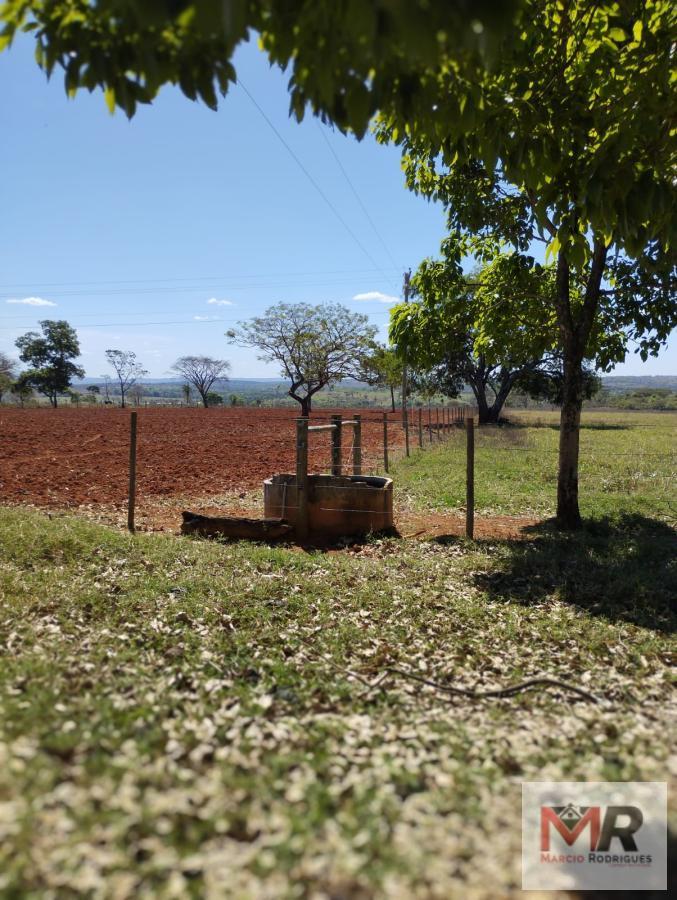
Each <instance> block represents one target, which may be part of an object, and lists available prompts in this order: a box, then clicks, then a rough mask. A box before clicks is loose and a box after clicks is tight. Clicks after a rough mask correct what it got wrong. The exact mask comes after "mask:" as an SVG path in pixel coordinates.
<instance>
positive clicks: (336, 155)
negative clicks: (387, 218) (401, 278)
mask: <svg viewBox="0 0 677 900" xmlns="http://www.w3.org/2000/svg"><path fill="white" fill-rule="evenodd" d="M317 127H318V129H319V132H320V134H321V135H322V137H323V138H324V142H325V144H326V145H327V147H329V150H330V152H331V155H332V156H333V157H334V159H335V160H336V165H337V166H338V167H339V169H340V170H341V172H342V174H343V177H344V178H345V180H346V181H347V182H348V187H349V188H350V190H351V191H352V192H353V195H354V197H355V199H356V200H357V202H358V203H359V205H360V209H361V210H362V212H363V213H364V215H365V217H366V219H367V221H368V222H369V224H370V225H371V228H372V231H373V232H374V234H375V235H376V237H377V238H378V239H379V241H380V242H381V246H382V247H383V249H384V250H385V252H386V255H387V256H388V259H389V260H390V262H391V263H392V264H393V267H394V268H395V269H397V268H398V266H397V263H396V262H395V259H394V257H393V255H392V253H391V252H390V249H389V248H388V245H387V244H386V242H385V241H384V240H383V237H382V235H381V232H380V231H379V230H378V228H377V227H376V224H375V222H374V220H373V219H372V217H371V215H370V213H369V210H368V209H367V207H366V206H365V205H364V203H363V202H362V198H361V197H360V195H359V193H358V191H357V189H356V187H355V185H354V184H353V182H352V181H351V180H350V176H349V175H348V173H347V172H346V170H345V168H344V166H343V163H342V162H341V160H340V159H339V156H338V154H337V152H336V150H334V148H333V146H332V144H331V141H330V140H329V138H328V137H327V135H326V133H325V130H324V128H323V127H322V126H321V125H320V123H319V122H317Z"/></svg>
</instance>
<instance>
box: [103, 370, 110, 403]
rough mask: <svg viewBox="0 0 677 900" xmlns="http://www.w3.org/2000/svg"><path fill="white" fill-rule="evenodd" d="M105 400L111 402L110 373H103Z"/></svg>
mask: <svg viewBox="0 0 677 900" xmlns="http://www.w3.org/2000/svg"><path fill="white" fill-rule="evenodd" d="M101 377H102V378H103V402H104V403H110V375H108V374H103V375H102V376H101Z"/></svg>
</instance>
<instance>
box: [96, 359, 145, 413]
mask: <svg viewBox="0 0 677 900" xmlns="http://www.w3.org/2000/svg"><path fill="white" fill-rule="evenodd" d="M106 358H107V360H108V362H109V363H110V364H111V366H112V367H113V369H114V370H115V374H116V375H117V379H118V384H119V385H120V406H121V407H122V408H123V409H124V407H125V397H126V395H127V391H128V390H129V389H130V388H131V387H132V386H133V385H134V384H136V380H137V378H143V376H144V375H147V374H148V371H147V370H146V369H144V368H143V366H142V365H141V363H139V362H137V359H136V353H134V352H133V351H132V350H106Z"/></svg>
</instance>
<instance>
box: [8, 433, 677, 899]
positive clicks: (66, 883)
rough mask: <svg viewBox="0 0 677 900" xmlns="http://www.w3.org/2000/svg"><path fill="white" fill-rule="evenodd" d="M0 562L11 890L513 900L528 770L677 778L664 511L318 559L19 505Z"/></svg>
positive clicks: (675, 586) (385, 544) (670, 566)
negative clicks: (494, 696) (510, 689)
mask: <svg viewBox="0 0 677 900" xmlns="http://www.w3.org/2000/svg"><path fill="white" fill-rule="evenodd" d="M437 455H441V451H440V453H439V454H437V453H434V454H430V455H429V456H428V457H427V459H428V460H429V461H432V460H433V459H434V458H435V457H436V456H437ZM0 546H1V547H2V554H1V556H0V656H1V664H0V894H2V895H3V896H17V897H23V896H44V895H55V896H59V895H68V896H70V895H74V894H78V893H80V894H83V895H87V894H94V895H100V896H116V897H130V898H131V897H136V896H143V895H145V896H181V897H183V896H195V897H203V896H223V895H224V886H226V885H227V886H228V892H230V894H231V895H233V896H242V897H247V896H251V897H259V896H275V897H278V896H279V897H286V896H304V895H316V896H327V895H329V896H347V897H353V896H355V897H359V896H365V897H366V896H374V895H375V894H378V893H379V892H386V891H390V893H391V894H394V895H398V896H415V895H416V894H417V893H418V894H421V895H423V896H425V895H427V893H429V892H430V889H431V885H434V888H435V891H436V892H437V895H439V896H470V895H471V896H476V897H478V898H479V897H486V898H489V897H491V898H494V897H496V896H497V895H498V894H500V895H501V896H515V897H517V896H519V829H515V828H514V827H512V825H514V811H515V809H516V808H517V809H519V796H520V781H521V780H539V779H540V778H542V777H544V775H547V777H549V778H553V779H555V780H557V779H572V780H585V779H592V780H595V779H601V780H603V779H620V780H627V779H638V780H657V781H664V780H666V779H667V778H668V769H667V758H668V756H669V754H670V752H671V747H672V746H673V743H674V742H673V735H672V733H671V732H672V731H673V726H674V721H675V716H674V712H675V710H674V695H673V694H672V693H671V690H670V682H669V668H668V664H669V652H670V647H671V644H670V632H671V631H672V630H674V625H675V620H674V614H671V613H670V602H671V598H674V596H675V594H676V593H677V552H676V549H677V548H676V539H675V534H674V532H673V531H671V530H670V529H669V528H667V527H666V526H664V525H661V524H660V523H656V522H651V521H648V520H646V519H641V518H634V519H633V518H627V517H626V518H624V519H623V518H621V517H617V522H616V524H614V525H609V524H608V523H604V522H598V523H596V524H595V525H591V526H590V527H589V528H588V529H587V530H586V531H585V532H583V533H582V534H579V535H567V536H560V535H557V534H556V533H555V532H553V531H551V530H548V529H545V530H542V531H539V532H538V533H537V534H535V535H534V539H533V540H531V541H526V542H520V543H517V544H509V543H501V542H492V543H488V542H484V543H483V542H478V543H477V544H475V545H471V544H466V543H465V542H463V541H455V540H450V541H449V542H441V543H439V542H438V543H435V542H433V543H417V542H403V541H400V540H395V539H388V540H383V541H373V542H370V543H367V544H365V545H364V546H362V547H356V548H354V550H353V551H352V552H349V551H346V552H342V553H328V554H325V553H319V552H318V553H312V554H307V553H303V552H300V551H298V550H296V549H293V548H279V549H270V548H267V547H262V546H255V545H251V544H246V543H242V544H239V545H220V544H216V543H207V542H199V541H194V540H189V539H186V538H179V537H173V536H169V535H157V534H155V535H138V536H136V537H130V536H128V535H126V534H124V533H122V532H120V531H116V530H114V529H108V528H105V527H102V526H97V525H92V524H89V523H87V522H84V521H81V520H78V519H75V518H70V517H65V516H64V517H61V516H52V517H47V516H45V515H41V514H37V513H35V512H29V511H22V510H20V509H12V510H0ZM391 668H398V669H400V670H405V671H409V672H412V673H415V674H418V675H423V676H425V677H428V678H431V679H433V680H436V681H441V682H447V683H450V684H453V685H456V686H465V687H479V688H490V687H496V686H504V685H506V684H511V683H514V682H516V681H520V680H522V679H525V678H531V677H535V676H539V675H541V676H542V675H547V676H549V677H555V678H558V679H560V680H562V681H563V682H564V683H565V684H566V683H572V684H576V685H579V686H582V687H585V688H586V689H587V690H589V691H591V692H592V693H594V694H595V695H597V696H598V697H599V698H600V699H601V701H602V703H601V704H600V705H593V704H591V703H587V702H582V701H580V700H577V699H576V698H575V697H572V696H571V695H570V694H568V693H567V691H566V690H561V691H536V692H530V693H523V694H519V695H517V696H516V697H514V698H513V699H509V700H508V699H503V700H492V701H482V702H479V701H472V700H466V699H463V698H458V697H455V698H450V697H449V696H448V695H445V694H444V693H441V692H439V691H436V690H433V689H431V688H428V687H424V686H422V685H421V684H420V683H417V682H414V681H409V680H407V679H404V678H402V677H400V676H397V675H394V674H392V673H391V672H390V669H391ZM487 845H491V847H492V854H491V865H490V867H489V868H487V864H486V856H485V854H483V853H481V852H480V849H481V848H482V847H486V846H487ZM482 860H485V861H484V862H482Z"/></svg>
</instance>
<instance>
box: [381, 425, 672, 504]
mask: <svg viewBox="0 0 677 900" xmlns="http://www.w3.org/2000/svg"><path fill="white" fill-rule="evenodd" d="M511 419H512V420H513V424H512V425H507V426H503V427H482V428H478V429H476V440H475V443H476V457H475V504H476V509H477V512H478V514H480V515H489V514H491V513H499V514H502V515H515V516H530V515H535V516H550V515H553V514H554V512H555V500H556V485H557V447H558V439H559V434H558V431H557V414H555V413H547V412H545V413H544V412H533V413H532V412H526V413H525V412H521V413H514V414H511ZM465 465H466V444H465V434H464V432H463V430H462V429H454V430H452V432H451V434H450V436H449V439H448V440H446V441H443V442H441V443H439V444H437V443H434V444H433V445H432V446H430V444H426V446H425V449H424V450H423V451H420V450H418V445H417V443H416V450H415V452H414V453H413V455H412V456H411V457H410V458H409V459H402V458H401V459H399V460H398V461H397V462H396V464H395V466H394V469H393V471H394V477H395V479H396V487H397V489H398V490H399V491H401V492H402V493H403V495H404V496H406V497H408V498H409V499H410V500H411V501H412V502H413V503H414V504H415V505H418V506H420V507H423V508H435V509H440V508H450V509H458V508H461V507H463V506H464V505H465ZM580 505H581V512H582V514H583V515H584V516H588V517H597V516H608V515H616V514H618V513H619V512H624V513H637V514H640V515H646V516H649V517H653V516H655V517H657V518H663V519H666V520H671V519H672V520H673V521H674V519H675V516H677V414H672V413H623V412H617V411H615V412H612V413H605V412H598V411H591V412H589V413H586V414H584V417H583V428H582V430H581V456H580Z"/></svg>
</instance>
